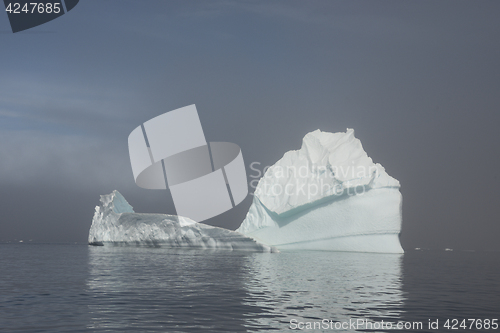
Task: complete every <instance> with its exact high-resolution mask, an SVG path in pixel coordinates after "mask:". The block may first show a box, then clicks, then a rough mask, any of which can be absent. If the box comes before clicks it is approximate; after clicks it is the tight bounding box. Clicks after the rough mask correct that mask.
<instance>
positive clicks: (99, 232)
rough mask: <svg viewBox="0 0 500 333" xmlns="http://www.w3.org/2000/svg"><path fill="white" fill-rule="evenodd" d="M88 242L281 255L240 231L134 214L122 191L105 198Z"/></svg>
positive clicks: (176, 218) (161, 216)
mask: <svg viewBox="0 0 500 333" xmlns="http://www.w3.org/2000/svg"><path fill="white" fill-rule="evenodd" d="M101 202H102V204H101V205H100V206H97V207H96V209H95V214H94V218H93V220H92V226H91V227H90V231H89V239H88V242H89V244H91V245H116V246H121V245H135V246H155V247H173V248H193V249H224V250H238V251H254V252H277V250H276V249H275V248H273V247H272V246H267V245H264V244H260V243H258V242H257V241H255V240H254V239H253V238H250V237H247V236H244V235H243V234H240V233H239V232H235V231H231V230H228V229H224V228H218V227H212V226H209V225H206V224H203V223H196V222H195V221H193V220H191V219H189V218H186V217H182V216H177V215H167V214H141V213H134V210H133V209H132V206H130V205H129V203H128V202H127V201H126V200H125V198H124V197H123V196H122V195H121V194H120V193H119V192H118V191H113V193H111V194H108V195H101Z"/></svg>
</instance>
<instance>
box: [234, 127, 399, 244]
mask: <svg viewBox="0 0 500 333" xmlns="http://www.w3.org/2000/svg"><path fill="white" fill-rule="evenodd" d="M399 187H400V184H399V181H398V180H396V179H394V178H393V177H391V176H389V175H388V174H387V173H386V172H385V169H384V167H382V165H380V164H378V163H376V164H375V163H373V161H372V159H371V158H370V157H368V155H367V154H366V152H365V151H364V150H363V147H362V145H361V141H359V139H356V138H355V137H354V130H352V129H347V131H346V132H340V133H328V132H321V131H320V130H316V131H314V132H311V133H308V134H307V135H306V136H305V137H304V139H303V142H302V148H301V149H300V150H295V151H289V152H287V153H285V155H284V156H283V158H281V159H280V160H279V161H278V162H276V164H274V165H273V166H271V167H270V168H269V169H268V170H267V171H266V173H265V174H264V176H263V177H262V178H261V179H260V180H259V183H258V185H257V188H256V190H255V193H254V200H253V203H252V206H251V207H250V210H249V212H248V213H247V216H246V218H245V220H244V221H243V223H242V224H241V226H240V227H239V228H238V229H237V230H236V231H238V232H241V233H242V234H245V235H247V236H249V237H252V238H254V239H256V240H257V241H259V242H262V243H264V244H267V245H272V246H275V247H276V248H278V249H279V250H287V249H291V250H292V249H307V250H331V251H358V252H384V253H403V249H402V247H401V244H400V241H399V233H400V231H401V208H402V196H401V193H400V192H399Z"/></svg>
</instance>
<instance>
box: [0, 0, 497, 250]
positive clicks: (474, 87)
mask: <svg viewBox="0 0 500 333" xmlns="http://www.w3.org/2000/svg"><path fill="white" fill-rule="evenodd" d="M499 17H500V1H495V0H492V1H457V0H452V1H443V0H441V1H422V0H418V1H417V0H415V1H411V0H408V1H355V0H348V1H333V0H332V1H311V0H308V1H290V0H286V1H184V0H182V1H168V0H142V1H138V0H136V1H126V0H106V1H104V0H83V1H80V3H79V4H78V5H77V7H75V8H74V9H73V10H72V11H71V12H69V13H68V14H66V15H63V16H62V17H60V18H58V19H56V20H54V21H51V22H48V23H46V24H44V25H41V26H39V27H36V28H33V29H30V30H27V31H24V32H19V33H16V34H13V33H12V32H11V30H10V26H9V23H8V19H7V15H6V13H4V14H2V13H0V205H1V206H0V240H2V241H9V240H10V241H13V240H15V239H17V240H20V239H22V240H25V241H27V240H29V239H33V241H39V242H46V241H50V242H85V241H86V239H87V236H88V230H89V228H90V224H91V221H92V216H93V212H94V207H95V206H96V205H97V204H99V195H101V194H106V193H110V192H111V191H113V190H115V189H117V190H119V191H120V192H121V193H122V194H123V195H124V196H125V198H126V199H127V200H128V201H129V203H130V204H131V205H132V206H133V207H134V209H135V211H136V212H158V213H175V208H174V206H173V203H172V199H171V196H170V193H169V192H167V191H152V190H144V189H141V188H139V187H137V186H136V185H135V183H134V180H133V176H132V170H131V166H130V161H129V156H128V147H127V138H128V135H129V134H130V132H131V131H132V130H133V129H134V128H135V127H137V126H138V125H139V124H141V123H143V122H144V121H146V120H149V119H151V118H153V117H155V116H157V115H159V114H162V113H164V112H167V111H170V110H173V109H176V108H179V107H183V106H186V105H190V104H196V106H197V108H198V112H199V115H200V119H201V122H202V124H203V129H204V132H205V136H206V138H207V141H228V142H234V143H236V144H238V145H239V146H240V147H241V149H242V152H243V157H244V159H245V164H246V165H247V173H248V175H249V176H250V175H256V172H255V171H253V170H251V169H250V168H249V165H250V164H251V163H252V162H258V163H260V165H261V166H262V168H263V167H264V166H266V165H271V164H273V163H275V162H276V161H277V160H278V159H279V158H281V157H282V156H283V154H284V153H285V152H286V151H288V150H291V149H299V148H300V146H301V140H302V138H303V136H304V135H305V134H306V133H308V132H310V131H312V130H315V129H318V128H319V129H321V130H322V131H329V132H338V131H345V129H346V128H347V127H349V128H354V129H355V133H356V137H358V138H359V139H360V140H361V142H362V143H363V147H364V149H365V150H366V152H367V153H368V155H369V156H370V157H372V158H373V160H374V161H375V162H378V163H381V164H382V165H383V166H384V167H385V169H386V171H387V172H388V173H389V174H390V175H391V176H393V177H395V178H396V179H398V180H399V181H400V182H401V185H402V187H401V192H402V194H403V232H402V236H401V240H402V244H403V247H404V248H406V249H409V248H413V247H417V246H418V247H432V248H445V247H451V248H456V249H478V250H479V249H486V250H492V249H495V250H500V245H499V244H500V243H499V242H498V237H499V236H500V218H499V216H500V204H499V199H500V195H499V192H498V191H499V188H500V186H499V185H500V184H499V177H498V174H499V172H500V157H499V143H500V134H499V131H498V126H499V125H500V112H499V111H500V63H499V59H500V20H499ZM249 179H250V180H251V179H252V178H250V177H249ZM250 203H251V197H250V196H249V197H248V198H247V199H246V200H245V201H244V202H243V203H242V204H240V205H239V206H238V207H237V208H236V209H233V210H231V211H230V212H227V213H225V214H223V215H221V216H219V217H217V218H216V219H217V223H218V224H220V225H225V226H227V227H230V228H236V227H237V226H239V224H240V223H241V221H242V220H243V219H244V217H245V214H246V211H247V210H248V207H249V206H250ZM212 222H213V221H212Z"/></svg>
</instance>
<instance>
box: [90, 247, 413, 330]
mask: <svg viewBox="0 0 500 333" xmlns="http://www.w3.org/2000/svg"><path fill="white" fill-rule="evenodd" d="M401 260H402V256H401V255H398V254H372V253H342V252H338V253H336V252H312V251H305V252H286V253H280V254H269V253H237V252H225V251H210V250H204V251H194V250H193V251H189V250H173V249H154V248H122V247H119V248H115V247H90V248H89V267H90V274H89V278H88V280H87V290H88V292H89V293H91V294H92V295H93V299H94V303H93V304H91V305H89V311H90V318H91V320H90V323H89V325H88V328H91V329H94V330H106V329H109V330H131V331H133V330H134V329H135V330H151V331H155V330H158V331H161V330H163V331H169V332H171V331H179V332H185V331H189V332H207V331H213V332H216V331H217V332H224V331H226V332H239V331H248V330H250V331H252V330H259V331H261V330H272V329H278V330H288V329H289V327H290V320H292V319H295V320H297V321H299V322H312V321H321V320H323V319H327V320H333V321H340V322H342V321H349V319H357V318H361V319H366V320H373V321H380V320H382V319H383V320H384V321H398V320H399V318H400V315H401V312H402V307H403V295H402V291H401V290H402V288H401Z"/></svg>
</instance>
